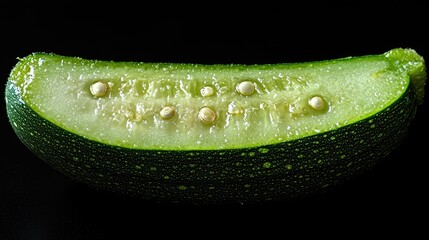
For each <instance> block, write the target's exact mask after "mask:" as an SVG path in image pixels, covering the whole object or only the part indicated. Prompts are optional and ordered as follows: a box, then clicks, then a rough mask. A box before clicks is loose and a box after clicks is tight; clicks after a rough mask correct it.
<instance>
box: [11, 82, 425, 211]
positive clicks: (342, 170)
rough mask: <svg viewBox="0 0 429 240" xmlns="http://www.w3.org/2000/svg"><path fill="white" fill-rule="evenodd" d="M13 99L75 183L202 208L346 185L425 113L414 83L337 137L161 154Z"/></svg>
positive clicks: (17, 126)
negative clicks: (97, 135)
mask: <svg viewBox="0 0 429 240" xmlns="http://www.w3.org/2000/svg"><path fill="white" fill-rule="evenodd" d="M6 99H7V101H8V102H7V113H8V117H9V119H10V122H11V125H12V127H13V128H14V130H15V131H16V133H17V135H18V137H19V138H20V139H21V140H22V142H23V143H24V144H25V145H26V146H27V147H28V148H29V149H30V150H31V151H32V152H33V153H34V154H36V155H37V156H39V157H40V158H42V159H43V160H44V161H46V162H47V163H48V164H50V165H51V166H52V167H54V168H55V169H57V170H59V171H61V172H62V173H64V174H65V175H67V176H69V177H71V178H72V179H75V180H76V181H79V182H83V183H85V184H88V185H90V186H93V187H95V188H98V189H103V190H108V191H114V192H118V193H123V194H128V195H134V196H138V197H142V198H145V199H152V200H157V201H158V200H159V201H178V202H188V203H195V204H206V203H226V202H257V201H261V200H268V199H273V200H283V199H290V198H295V197H299V196H304V195H307V194H311V193H315V192H318V191H323V190H324V189H329V188H330V187H332V186H335V185H338V184H340V183H343V182H344V181H345V180H347V179H348V178H350V177H353V176H355V175H357V174H359V173H360V172H361V171H363V170H365V169H368V168H371V167H372V166H373V165H374V164H376V163H377V162H378V161H379V160H381V159H382V158H383V157H385V156H386V155H387V154H389V153H390V152H391V151H392V150H393V149H394V148H395V147H397V146H398V144H400V143H401V141H402V140H403V139H404V137H405V136H406V134H407V129H408V126H409V124H410V122H411V120H412V118H413V117H414V115H415V112H416V107H417V103H416V102H417V101H416V93H415V90H414V88H413V85H412V84H410V87H409V88H408V89H407V91H406V92H405V93H404V94H403V96H402V97H401V98H400V99H398V100H397V101H396V102H395V103H394V104H392V105H391V106H389V107H388V108H387V109H385V110H383V111H381V112H379V113H377V114H375V115H373V116H372V117H369V118H367V119H363V120H361V121H359V122H356V123H354V124H351V125H348V126H345V127H341V128H338V129H336V130H334V131H331V132H326V133H322V134H319V135H315V136H310V137H306V138H301V139H299V140H294V141H290V142H284V143H279V144H275V145H267V146H260V147H256V148H243V149H234V150H206V151H204V150H200V151H153V150H135V149H127V148H121V147H116V146H109V145H105V144H102V143H99V142H94V141H91V140H88V139H85V138H82V137H81V136H78V135H76V134H73V133H71V132H68V131H65V130H64V129H61V128H59V127H58V126H56V125H54V124H52V123H51V122H48V121H47V120H45V119H44V118H43V117H41V116H39V115H38V114H37V113H36V112H34V111H33V110H32V109H31V108H29V107H28V106H27V105H26V104H25V102H24V101H22V100H21V99H20V95H19V93H18V90H17V88H16V86H15V85H14V84H13V83H11V82H10V81H9V82H8V84H7V86H6Z"/></svg>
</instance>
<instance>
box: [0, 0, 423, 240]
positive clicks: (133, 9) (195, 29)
mask: <svg viewBox="0 0 429 240" xmlns="http://www.w3.org/2000/svg"><path fill="white" fill-rule="evenodd" d="M420 2H422V1H420ZM87 4H89V2H88V3H86V4H82V3H78V2H67V1H65V2H64V1H60V2H58V3H51V4H49V5H41V4H40V3H39V2H34V3H22V2H21V3H19V4H17V6H12V4H10V3H1V4H0V31H1V38H0V39H1V40H2V41H1V43H0V50H1V51H0V59H1V64H0V79H2V81H3V84H6V80H7V77H8V74H9V72H10V70H11V69H12V67H13V66H14V65H15V64H16V62H17V60H16V58H17V57H24V56H26V55H28V54H30V53H32V52H38V51H40V52H54V53H58V54H62V55H70V56H79V57H83V58H90V59H101V60H116V61H119V60H124V61H146V62H154V61H157V62H191V63H208V64H211V63H244V64H253V63H279V62H298V61H313V60H322V59H330V58H338V57H346V56H353V55H365V54H378V53H383V52H385V51H388V50H390V49H392V48H395V47H410V48H414V49H415V50H416V51H417V52H418V53H419V54H421V55H422V56H423V57H424V58H428V59H429V47H428V45H429V41H428V40H429V38H428V37H427V32H428V29H429V25H428V17H427V15H428V14H429V8H428V7H427V6H426V4H424V3H415V2H413V1H406V2H395V3H393V2H392V3H389V4H387V5H386V4H384V5H383V4H380V5H374V4H375V3H374V2H370V1H368V2H365V1H360V2H352V3H347V2H345V1H344V2H330V3H318V4H313V3H308V2H303V3H293V4H292V3H287V2H285V3H279V4H269V3H268V2H263V3H261V2H256V3H254V4H252V3H246V4H241V5H237V6H235V5H232V3H221V2H201V3H193V4H189V5H185V4H184V3H177V4H176V5H172V4H171V3H164V2H163V3H159V4H155V3H145V2H140V3H138V4H137V5H128V4H125V3H103V4H98V5H94V6H92V5H90V6H88V5H87ZM1 111H2V113H0V116H1V121H2V122H1V134H2V135H1V149H2V155H1V157H0V239H1V240H3V239H31V240H33V239H46V240H47V239H130V238H128V237H130V236H132V234H137V236H138V238H141V239H143V238H152V235H151V234H155V236H156V237H158V238H159V237H164V236H173V237H186V238H188V237H192V236H196V237H198V238H208V237H222V238H225V237H235V236H242V237H244V236H245V235H247V234H250V236H254V237H258V236H261V237H264V238H268V237H270V235H272V234H280V235H279V237H292V236H294V235H299V236H305V235H308V234H310V233H314V234H315V236H318V237H323V236H333V235H339V236H343V237H344V238H349V237H353V236H357V235H359V236H364V237H370V236H374V234H380V236H383V237H386V236H387V235H389V234H393V235H395V236H401V235H402V236H404V237H407V238H412V236H420V235H421V234H423V235H426V236H427V231H425V230H427V228H428V226H429V225H428V221H427V218H428V217H427V216H428V206H427V204H428V197H427V196H426V195H425V194H426V193H427V192H428V187H427V184H426V182H427V180H428V174H427V168H426V165H427V164H426V162H427V161H428V160H427V155H426V152H427V151H426V150H427V145H428V144H427V140H426V137H427V136H428V135H427V117H426V115H427V111H428V110H427V103H425V104H423V105H421V106H420V107H419V109H418V112H417V115H416V118H415V120H414V121H413V123H412V126H411V128H410V132H409V135H408V137H407V139H406V140H405V141H404V142H403V144H402V145H401V146H400V147H399V148H398V149H396V150H395V151H394V152H393V153H392V154H391V155H390V156H388V157H387V158H386V159H385V160H384V161H382V162H381V163H380V164H378V165H377V166H376V167H375V168H374V169H373V170H372V171H369V172H368V173H366V174H363V175H362V176H359V177H357V178H355V179H353V180H351V181H349V182H348V183H347V184H345V185H343V186H340V187H338V188H337V189H335V190H333V191H331V192H328V193H325V194H318V195H315V196H312V197H308V198H304V199H299V200H295V201H285V202H267V203H262V204H255V205H228V206H204V207H196V206H183V205H178V204H166V203H163V204H160V203H154V202H148V201H144V200H138V199H132V198H128V197H124V196H117V195H114V194H110V193H105V192H99V191H96V190H94V189H90V188H88V187H86V186H83V185H80V184H77V183H75V182H72V181H71V180H69V179H68V178H66V177H64V176H63V175H61V174H60V173H58V172H56V171H54V170H52V169H51V168H50V167H49V166H47V165H46V164H45V163H44V162H42V161H41V160H39V159H37V158H36V157H35V156H34V155H32V154H31V153H30V152H29V151H28V150H27V149H26V148H25V147H24V146H23V145H22V144H21V143H20V141H19V140H18V138H17V137H16V136H15V135H14V132H13V130H12V128H11V127H10V124H9V122H8V120H7V117H6V110H5V104H4V101H1Z"/></svg>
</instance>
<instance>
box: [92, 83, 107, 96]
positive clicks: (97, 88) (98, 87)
mask: <svg viewBox="0 0 429 240" xmlns="http://www.w3.org/2000/svg"><path fill="white" fill-rule="evenodd" d="M108 89H109V86H108V85H107V83H105V82H95V83H93V84H92V85H91V86H90V87H89V90H90V91H91V93H92V95H94V96H95V97H102V96H104V95H106V93H107V90H108Z"/></svg>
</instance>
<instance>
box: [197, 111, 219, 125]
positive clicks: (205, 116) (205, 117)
mask: <svg viewBox="0 0 429 240" xmlns="http://www.w3.org/2000/svg"><path fill="white" fill-rule="evenodd" d="M198 118H199V119H200V120H201V121H202V122H203V123H208V124H209V123H213V122H214V121H215V120H216V113H215V112H214V111H213V110H212V109H211V108H209V107H203V108H201V109H200V111H199V112H198Z"/></svg>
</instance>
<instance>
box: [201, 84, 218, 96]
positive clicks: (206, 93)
mask: <svg viewBox="0 0 429 240" xmlns="http://www.w3.org/2000/svg"><path fill="white" fill-rule="evenodd" d="M200 92H201V96H203V97H209V96H213V95H214V93H215V91H214V89H213V88H212V87H210V86H205V87H203V88H201V90H200Z"/></svg>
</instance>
